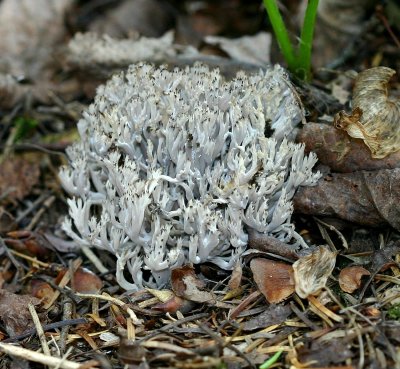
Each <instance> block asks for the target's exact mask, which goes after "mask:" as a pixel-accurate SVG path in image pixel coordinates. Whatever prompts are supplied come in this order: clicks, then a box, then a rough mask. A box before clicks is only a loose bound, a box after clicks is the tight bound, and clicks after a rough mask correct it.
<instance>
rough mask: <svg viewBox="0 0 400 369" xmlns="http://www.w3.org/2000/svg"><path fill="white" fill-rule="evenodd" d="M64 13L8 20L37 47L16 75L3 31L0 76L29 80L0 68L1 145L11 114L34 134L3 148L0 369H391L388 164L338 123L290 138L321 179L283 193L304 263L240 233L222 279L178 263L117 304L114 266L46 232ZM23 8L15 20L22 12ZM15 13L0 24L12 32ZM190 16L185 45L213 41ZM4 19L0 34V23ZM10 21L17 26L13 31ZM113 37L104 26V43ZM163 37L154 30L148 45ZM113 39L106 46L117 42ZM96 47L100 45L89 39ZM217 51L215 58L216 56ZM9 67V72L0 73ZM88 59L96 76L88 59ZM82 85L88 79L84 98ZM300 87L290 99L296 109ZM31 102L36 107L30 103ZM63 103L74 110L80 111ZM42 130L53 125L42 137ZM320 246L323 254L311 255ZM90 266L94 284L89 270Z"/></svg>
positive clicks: (394, 156)
mask: <svg viewBox="0 0 400 369" xmlns="http://www.w3.org/2000/svg"><path fill="white" fill-rule="evenodd" d="M71 3H72V2H69V1H65V2H63V3H60V5H59V7H56V8H54V9H53V8H51V9H50V8H46V9H47V11H48V12H50V11H51V12H53V13H52V14H53V16H52V17H53V18H52V19H53V21H52V23H51V27H53V26H54V27H55V28H54V30H55V32H53V33H52V32H44V33H43V32H40V29H41V28H40V27H43V25H46V24H47V23H40V22H38V19H39V18H40V17H41V16H43V15H45V14H44V13H43V12H42V13H41V14H36V13H35V12H34V10H35V9H32V8H31V9H28V11H27V12H26V11H25V12H21V13H20V14H21V15H20V16H21V19H22V20H23V19H24V17H25V20H26V17H27V14H31V19H30V22H26V23H25V24H23V23H22V24H23V27H22V28H21V40H22V41H21V42H26V40H28V41H32V42H31V46H32V48H33V49H34V48H35V47H37V45H38V44H40V43H41V46H40V47H39V49H38V50H41V52H40V54H41V55H42V59H41V60H37V62H36V63H34V64H33V68H32V69H29V67H30V64H29V55H31V54H32V49H31V48H28V49H27V51H26V53H24V54H23V55H19V52H18V53H17V52H16V51H15V50H16V49H14V46H16V45H13V44H12V43H11V44H8V46H7V42H9V40H10V38H9V37H11V36H10V34H8V33H7V35H6V34H5V35H6V36H7V37H4V38H3V43H2V45H0V46H1V47H2V48H3V50H5V51H4V53H3V54H2V55H3V57H5V58H4V59H3V61H4V60H6V61H7V63H8V64H7V63H3V64H4V65H9V66H10V65H11V66H12V67H13V68H14V70H16V69H15V68H17V69H18V71H20V72H21V73H23V74H27V71H29V72H30V73H31V74H30V78H31V80H25V82H24V83H21V82H23V81H21V80H20V79H19V78H18V76H17V75H16V74H17V73H14V70H12V69H4V70H2V72H5V73H7V74H6V77H5V81H6V82H7V83H3V79H2V78H3V76H0V77H1V78H0V95H1V96H2V98H1V102H0V104H2V107H3V108H15V109H16V111H14V112H13V111H9V112H7V113H6V114H3V113H1V118H2V122H3V123H4V132H3V133H2V138H3V141H4V140H6V139H9V138H10V137H11V138H12V134H11V130H12V126H11V125H10V122H12V121H15V119H14V118H15V117H16V116H31V115H32V116H33V117H34V120H35V122H38V125H36V126H35V128H34V130H35V134H34V135H26V136H24V135H22V137H21V141H18V142H15V141H14V140H11V139H9V140H8V141H9V142H8V145H9V147H8V148H9V149H11V154H12V155H10V156H7V160H4V161H3V162H2V173H3V174H2V177H1V181H0V184H1V186H3V187H1V189H2V195H3V196H2V209H1V210H2V212H1V218H0V220H1V226H2V227H1V230H2V232H1V237H2V238H1V239H0V240H1V243H0V249H1V250H0V251H1V255H0V288H1V289H0V351H1V352H2V353H4V354H3V355H2V356H1V357H0V360H2V362H4V363H5V365H6V366H7V365H8V366H10V365H13V364H12V360H14V359H12V358H19V359H22V360H26V361H31V362H37V363H40V364H42V366H41V367H43V366H44V365H46V366H48V367H53V368H54V367H59V368H74V369H75V368H79V367H85V368H101V367H104V368H106V367H116V368H122V367H123V366H124V365H128V367H129V368H132V369H133V368H169V367H174V368H187V369H190V368H193V369H195V368H212V367H214V368H222V367H224V368H239V367H251V368H255V367H259V366H260V367H266V366H269V365H274V366H275V367H284V368H286V367H287V368H304V367H310V368H311V367H319V368H322V367H326V368H339V367H340V368H348V369H350V368H356V367H357V368H358V367H362V366H363V365H364V366H365V367H382V368H391V367H394V366H395V365H396V364H397V365H398V352H397V346H398V344H399V342H400V336H399V328H400V323H399V320H400V313H399V311H400V308H399V306H400V291H399V288H398V286H400V269H399V262H400V259H399V246H398V242H399V241H398V240H399V235H398V232H397V231H398V230H399V228H400V227H399V225H398V219H400V217H399V216H398V208H397V206H398V203H399V201H398V199H399V197H400V196H399V193H398V192H399V191H398V185H397V184H398V183H399V181H398V151H397V152H395V151H396V150H394V149H393V148H395V147H394V146H393V144H392V143H390V145H389V146H390V150H389V151H392V153H390V154H389V155H387V156H385V157H384V158H379V159H377V158H373V157H371V155H370V148H369V146H371V147H372V148H373V150H375V154H374V155H375V156H376V155H378V156H382V150H381V149H380V148H376V146H374V144H372V145H371V144H370V145H369V146H368V145H366V144H364V142H363V141H362V140H360V139H359V138H354V137H352V136H351V134H350V133H354V131H355V129H348V130H343V129H341V130H338V129H337V128H341V127H339V125H340V124H338V120H336V126H337V128H335V127H334V125H333V124H332V121H333V117H332V116H331V117H330V118H331V119H330V122H331V123H326V122H325V123H308V124H306V125H305V126H304V127H303V128H302V129H301V130H300V133H299V134H298V140H299V141H300V142H305V143H306V147H307V149H308V150H309V151H311V150H312V151H315V152H317V154H318V156H319V159H320V162H321V163H322V164H324V165H325V166H328V167H329V170H327V171H326V172H325V173H326V176H325V178H324V179H322V180H321V181H320V183H319V185H318V186H317V187H314V188H312V189H310V191H309V192H306V191H304V190H302V191H299V193H298V194H297V195H296V196H297V197H296V199H297V200H296V203H295V206H296V209H297V212H298V213H299V215H298V217H297V218H296V220H297V226H298V227H302V228H303V230H302V231H301V232H300V233H301V234H303V235H309V236H310V240H309V242H310V244H311V245H313V246H311V247H310V248H309V249H307V250H306V251H301V252H299V251H298V250H293V248H291V247H290V246H288V245H286V244H285V243H283V242H281V241H278V240H276V239H274V238H270V237H265V236H264V235H260V234H257V232H254V231H250V230H249V248H250V249H249V251H248V255H247V256H246V257H245V258H244V260H243V263H242V264H237V265H236V267H235V269H234V271H233V273H232V274H230V273H226V271H221V270H218V269H217V268H215V267H214V266H209V265H203V266H200V267H196V268H194V267H193V266H190V265H188V266H184V267H183V268H180V269H178V270H175V271H174V272H173V273H172V277H171V284H170V285H171V288H170V289H168V290H163V291H154V290H144V291H139V292H134V293H129V292H124V291H121V290H120V289H119V288H118V287H116V286H117V283H116V281H115V277H114V268H115V261H114V260H113V259H112V258H111V257H110V256H108V255H106V254H104V253H99V252H95V253H93V254H87V253H86V254H84V255H81V254H79V253H78V251H77V249H76V247H74V245H73V243H71V241H68V240H66V239H65V238H64V236H63V235H62V233H60V230H59V221H58V219H59V218H60V217H61V216H62V215H63V214H65V213H66V211H67V210H66V207H65V199H64V195H63V194H62V192H61V190H60V187H59V185H58V184H57V183H56V181H54V180H53V181H49V179H48V178H49V177H51V176H52V177H54V176H55V175H54V173H56V172H57V170H56V167H57V166H58V165H59V164H60V162H61V161H63V160H64V159H63V155H62V150H63V149H64V148H65V146H66V144H65V142H64V143H62V144H61V143H60V145H58V143H59V142H58V141H56V142H54V137H57V134H59V133H60V132H61V133H62V132H63V130H64V128H72V127H73V124H74V123H75V121H76V119H77V118H76V117H77V116H79V115H80V113H79V110H80V108H79V109H77V108H76V106H75V107H74V106H72V104H70V103H69V102H68V99H67V97H68V96H69V97H70V98H71V97H72V98H74V97H77V96H81V94H82V91H77V90H76V89H77V86H80V85H81V84H80V81H79V78H80V77H77V79H78V82H77V81H76V80H75V81H73V79H74V78H75V76H74V74H75V71H74V70H71V69H70V70H69V71H67V72H65V71H64V72H63V73H66V74H65V75H64V76H63V78H68V76H67V75H68V73H70V76H71V78H72V79H71V80H70V81H69V83H67V81H64V80H63V81H62V83H61V84H60V86H58V85H57V86H55V85H54V84H53V83H52V82H53V80H54V78H55V79H57V78H58V77H59V76H58V75H57V73H58V71H59V70H60V69H62V67H60V66H56V67H55V68H54V65H51V64H52V63H50V62H49V61H54V60H52V56H53V55H56V54H54V53H53V52H54V50H56V49H57V52H58V51H59V49H58V46H59V45H58V43H60V39H62V40H64V39H65V45H64V47H65V49H66V50H68V48H67V45H66V42H67V41H68V37H66V33H67V32H68V30H67V29H66V28H65V24H64V23H62V22H61V23H60V19H63V17H64V15H65V13H66V12H68V11H71ZM121 3H124V2H121ZM11 5H12V6H13V7H17V6H18V4H17V3H15V4H12V2H10V1H3V2H2V3H1V6H4V7H5V6H8V7H10V6H11ZM246 5H247V4H246ZM25 6H26V7H29V3H28V2H27V3H26V4H25ZM95 6H101V5H99V4H96V5H95ZM205 6H209V5H205ZM130 7H131V6H128V5H126V6H124V7H122V6H121V8H124V9H128V8H130ZM2 9H3V8H2ZM10 9H11V8H10ZM38 9H39V8H38ZM214 10H215V9H214ZM75 11H76V10H75ZM32 12H33V13H32ZM121 13H122V14H123V13H124V12H119V14H121ZM16 14H18V12H14V13H13V17H10V18H9V19H7V22H10V21H13V19H14V20H15V16H16ZM46 14H47V13H46ZM115 14H117V13H115ZM215 14H217V11H216V12H215ZM2 15H3V16H4V14H2ZM106 15H107V14H106ZM117 16H119V15H117ZM120 16H121V17H122V15H120ZM154 16H157V15H156V13H154ZM126 17H127V14H123V17H122V18H121V19H120V20H121V22H120V23H118V22H119V20H116V22H114V24H117V25H118V24H121V25H123V26H124V27H125V23H124V22H126V20H123V19H126ZM190 17H191V18H190ZM190 17H188V18H187V19H195V18H196V17H197V18H196V19H197V21H199V19H201V20H202V22H203V23H202V24H200V23H198V24H197V27H198V28H197V31H200V33H198V34H197V35H196V37H197V38H198V37H199V36H198V35H199V34H201V32H203V31H204V30H207V32H209V35H210V36H217V34H216V33H215V34H213V32H212V30H213V29H214V28H213V27H211V26H210V25H207V21H206V18H207V15H206V13H202V12H201V11H199V10H193V13H192V14H191V15H190ZM50 18H51V17H50ZM101 19H110V18H107V16H106V17H105V18H101V17H100V18H99V20H100V21H101ZM7 22H6V23H4V27H8V26H7V25H9V24H10V23H7ZM37 22H38V23H37ZM100 23H101V22H100ZM111 23H112V22H111ZM15 24H16V25H18V24H21V23H20V20H19V21H18V22H16V23H15ZM160 24H161V23H160ZM199 25H200V26H199ZM147 26H151V25H147ZM29 27H31V28H32V27H33V28H32V29H33V30H34V32H33V34H32V35H30V34H29V33H27V32H26V29H28V28H29ZM49 27H50V26H49ZM57 27H58V28H57ZM107 27H111V24H108V25H107ZM163 27H164V26H163ZM202 27H203V28H202ZM50 29H53V28H50ZM93 29H95V28H92V29H91V30H92V31H93ZM114 30H115V28H114ZM121 30H122V28H121V29H119V28H118V26H117V27H116V32H117V31H118V32H121ZM164 31H166V29H164V28H163V30H162V32H161V31H158V35H159V36H161V35H162V34H163V33H164ZM7 32H8V31H7ZM118 32H117V33H118ZM123 32H125V31H123ZM46 33H48V34H46ZM253 33H254V32H253ZM22 36H24V37H25V39H24V38H22ZM70 36H71V38H72V37H73V36H74V34H71V35H70ZM121 36H122V35H121V33H120V34H119V35H118V37H121ZM42 37H44V38H42ZM96 37H97V38H96V39H99V40H101V39H102V37H103V36H102V35H101V34H98V36H96ZM108 37H115V34H113V35H110V36H108ZM147 37H157V36H155V35H151V34H149V35H147ZM132 39H135V38H134V37H133V38H132ZM132 39H131V40H130V41H129V42H131V41H132ZM206 39H207V38H204V40H206ZM24 40H25V41H24ZM208 40H212V37H211V38H208ZM214 40H216V39H215V38H214ZM218 40H219V42H220V41H221V39H218ZM122 41H123V40H121V42H122ZM167 41H168V42H165V39H164V38H162V37H160V38H159V39H158V42H159V43H160V44H162V45H164V46H165V45H167V50H166V51H165V48H164V49H163V50H164V51H165V52H166V53H167V54H168V52H170V53H171V52H172V53H173V54H174V55H173V56H174V57H177V58H179V56H180V54H181V53H182V51H185V50H189V51H190V49H186V48H180V47H179V46H178V43H176V42H175V40H173V39H172V37H171V36H168V40H167ZM223 41H224V44H225V45H229V42H228V43H227V42H225V41H226V40H223ZM249 42H250V41H249ZM122 43H123V42H122ZM10 45H11V46H12V47H11V46H10ZM250 46H252V45H250ZM253 46H254V45H253ZM224 47H228V49H227V50H229V46H224ZM246 47H247V46H246ZM168 48H170V50H168ZM255 49H256V50H257V46H255ZM7 50H8V51H7ZM164 51H163V52H164ZM192 51H193V50H192ZM232 52H233V50H232ZM271 52H272V51H271ZM30 53H31V54H30ZM67 53H68V51H67ZM240 53H242V55H243V52H242V51H241V52H240ZM240 53H239V54H240ZM33 55H34V57H35V56H36V51H34V52H33ZM186 55H187V54H186ZM232 55H235V53H234V52H233V53H232ZM267 55H269V54H267ZM24 57H26V58H25V59H24ZM239 57H240V55H239ZM7 58H8V59H7ZM49 58H50V59H49ZM149 58H150V59H151V56H149ZM161 59H162V58H161ZM13 60H14V61H15V60H17V61H18V62H17V63H15V64H12V63H10V61H13ZM83 60H84V59H83ZM98 61H99V65H100V68H99V69H101V68H102V66H101V60H98ZM127 63H129V61H127ZM218 63H221V65H224V67H225V68H226V69H227V70H228V71H230V73H234V72H235V68H237V66H238V65H240V66H247V65H246V62H243V61H242V62H241V64H234V61H233V60H231V59H228V58H224V61H221V60H220V59H218ZM223 63H224V64H223ZM247 67H249V68H251V67H250V66H247ZM57 68H58V69H57ZM104 70H105V72H106V73H102V72H103V71H101V70H100V72H99V71H98V70H97V71H96V73H100V75H101V76H100V80H101V79H102V78H105V77H104V76H107V75H108V73H110V72H109V71H107V70H106V68H105V69H104ZM10 73H13V75H11V74H10ZM18 73H19V72H18ZM362 76H363V75H362V74H361V77H362ZM86 77H87V78H88V79H89V80H90V79H91V78H92V76H89V75H87V76H86ZM93 78H94V77H93ZM42 81H43V83H42ZM64 83H65V84H64ZM97 83H98V80H96V82H93V80H92V84H93V86H95V85H96V84H97ZM375 83H376V81H375ZM379 83H381V82H379ZM358 88H359V89H361V90H362V89H363V88H364V87H358ZM383 88H387V86H383ZM299 89H301V86H299ZM50 90H52V91H53V92H54V91H55V92H56V93H57V94H59V96H61V97H62V98H65V99H66V101H67V102H65V103H64V102H63V101H62V99H61V100H60V99H58V98H57V97H55V96H54V95H52V94H51V93H50ZM306 90H307V88H304V89H303V90H302V91H300V96H303V98H304V96H306V95H305V91H306ZM67 91H68V93H66V92H67ZM318 91H320V90H318V89H314V90H313V93H314V94H317V95H318ZM382 91H383V90H382V86H381V92H382ZM84 92H86V93H87V91H84ZM346 92H347V93H346ZM383 92H384V91H383ZM324 94H325V95H324ZM324 94H323V93H322V92H321V95H320V96H325V97H324V98H321V99H318V98H316V101H315V110H316V111H318V110H319V109H320V108H321V106H320V105H321V103H323V102H324V101H329V107H327V108H326V109H325V111H326V112H328V113H329V111H330V110H331V109H333V108H332V107H335V106H336V103H334V99H332V97H331V96H330V95H328V96H326V95H327V94H326V92H324ZM317 95H315V96H317ZM341 95H342V96H344V98H343V99H342V101H341V103H342V104H345V97H346V96H348V95H349V91H341ZM29 96H31V97H32V98H33V101H34V102H35V103H34V104H33V105H31V103H30V101H29ZM49 96H52V97H51V98H49ZM87 96H89V97H90V92H89V93H88V94H87ZM353 99H354V96H353ZM356 100H357V99H356ZM357 101H358V100H357ZM21 102H22V104H21ZM43 102H46V103H47V104H50V106H41V105H40V104H41V103H43ZM75 102H76V101H75ZM308 102H309V101H308ZM384 102H385V101H384ZM72 103H73V101H72ZM306 103H307V102H306ZM317 103H318V104H319V105H318V104H317ZM386 103H387V102H385V104H386ZM51 104H53V105H55V106H51ZM79 104H80V106H82V105H83V104H82V103H81V102H80V101H79ZM317 105H318V106H317ZM359 105H360V104H359ZM361 105H362V104H361ZM361 105H360V106H359V107H360V108H361V109H362V110H363V114H362V115H357V114H358V113H357V112H356V115H355V116H354V117H355V118H357V121H356V123H354V124H356V127H357V128H358V129H359V131H360V130H361V131H362V129H361V128H363V127H361V126H359V124H358V123H360V124H364V123H365V122H363V121H362V119H361V118H362V117H365V116H368V108H369V106H368V104H367V105H365V104H364V105H362V106H361ZM311 106H312V104H311ZM385 106H386V105H385ZM396 106H397V105H396ZM378 108H379V107H378ZM380 109H382V108H380ZM376 111H378V113H379V111H381V110H379V109H377V110H376ZM20 113H24V114H20ZM27 113H28V114H27ZM314 113H315V112H314ZM310 114H311V116H312V114H313V112H310ZM329 114H331V113H329ZM342 117H346V116H345V115H343V114H342ZM354 117H353V118H354ZM391 117H392V116H391ZM58 125H60V127H61V128H58V129H55V127H57V126H58ZM390 126H391V125H390ZM364 128H365V127H364ZM347 131H350V132H349V134H348V133H347ZM70 132H74V131H73V130H71V131H70ZM379 132H386V131H384V130H383V131H382V129H381V130H380V131H379ZM7 135H8V136H7ZM384 135H385V134H383V136H384ZM38 136H39V141H37V138H38ZM372 136H374V137H375V136H377V137H378V136H379V135H378V134H371V133H368V132H367V134H365V135H364V138H365V139H368V138H370V137H372ZM381 136H382V135H381ZM64 137H65V134H64ZM50 138H52V139H53V142H52V143H51V144H49V139H50ZM68 139H69V138H68ZM374 139H375V138H374ZM375 141H376V139H375ZM24 145H25V146H24ZM32 147H34V148H35V149H32ZM36 150H41V151H42V152H44V154H43V156H41V159H40V160H37V161H35V160H33V161H29V158H28V159H26V157H24V158H23V159H21V158H20V157H19V156H18V155H17V151H27V152H29V153H31V151H36ZM379 150H381V151H379ZM385 155H386V154H385ZM10 189H11V190H12V191H11V192H10ZM307 214H311V215H313V216H317V217H318V218H315V219H314V218H312V217H310V216H307ZM319 218H321V219H319ZM334 218H336V220H335V219H334ZM337 219H340V220H341V221H338V220H337ZM334 225H335V226H334ZM365 227H368V228H367V229H368V230H369V229H370V227H375V229H376V233H377V234H378V236H379V237H378V240H376V239H375V238H372V237H369V233H368V232H364V233H363V234H365V235H366V236H365V239H364V240H361V241H360V242H359V244H361V246H359V247H358V249H357V248H356V247H355V241H354V237H355V234H356V232H358V231H360V232H361V231H364V230H365V229H366V228H365ZM10 232H11V233H10ZM353 241H354V242H353ZM325 244H328V246H315V245H325ZM367 246H368V247H367ZM356 249H357V250H356ZM99 265H100V266H102V267H100V269H101V270H102V272H101V273H100V272H96V273H94V272H95V271H96V270H97V269H98V267H99ZM42 332H43V333H42ZM39 349H40V350H42V352H43V353H40V352H38V350H39ZM5 354H7V355H5ZM16 362H17V361H15V363H16ZM274 362H275V363H274ZM81 365H82V366H81Z"/></svg>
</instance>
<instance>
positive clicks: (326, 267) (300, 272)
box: [293, 246, 336, 299]
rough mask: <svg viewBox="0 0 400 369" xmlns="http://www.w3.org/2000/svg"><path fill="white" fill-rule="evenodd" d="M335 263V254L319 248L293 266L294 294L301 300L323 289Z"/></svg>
mask: <svg viewBox="0 0 400 369" xmlns="http://www.w3.org/2000/svg"><path fill="white" fill-rule="evenodd" d="M335 263H336V252H332V251H330V250H329V249H328V247H326V246H321V247H319V248H317V249H316V250H315V251H313V252H312V253H311V254H310V255H307V256H303V257H301V258H300V259H299V260H297V261H296V262H295V263H294V264H293V270H294V281H295V288H296V293H297V294H298V295H299V296H300V297H301V298H303V299H305V298H307V297H308V296H309V295H315V294H317V293H318V292H319V291H320V290H321V288H323V287H325V285H326V282H327V280H328V278H329V276H330V275H331V273H332V270H333V268H334V267H335Z"/></svg>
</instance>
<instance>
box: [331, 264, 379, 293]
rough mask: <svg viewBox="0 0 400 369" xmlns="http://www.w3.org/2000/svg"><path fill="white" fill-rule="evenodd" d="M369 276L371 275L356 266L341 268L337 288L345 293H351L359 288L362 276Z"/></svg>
mask: <svg viewBox="0 0 400 369" xmlns="http://www.w3.org/2000/svg"><path fill="white" fill-rule="evenodd" d="M367 275H371V273H370V272H369V271H368V270H367V269H365V268H363V267H361V266H358V265H354V266H349V267H346V268H343V269H342V270H341V271H340V274H339V286H340V288H341V289H342V290H343V291H344V292H347V293H353V292H354V291H355V290H357V289H359V288H360V287H361V279H362V277H363V276H367Z"/></svg>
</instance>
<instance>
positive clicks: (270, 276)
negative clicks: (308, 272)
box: [250, 258, 294, 304]
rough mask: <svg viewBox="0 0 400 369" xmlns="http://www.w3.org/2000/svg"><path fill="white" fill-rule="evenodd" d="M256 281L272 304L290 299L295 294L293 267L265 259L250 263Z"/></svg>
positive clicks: (254, 260)
mask: <svg viewBox="0 0 400 369" xmlns="http://www.w3.org/2000/svg"><path fill="white" fill-rule="evenodd" d="M250 268H251V271H252V272H253V278H254V281H255V282H256V284H257V287H258V289H259V290H260V291H261V293H262V294H263V295H264V296H265V298H266V300H267V301H268V302H269V303H271V304H276V303H278V302H281V301H283V300H285V299H286V298H288V297H289V296H290V295H291V294H292V293H293V292H294V277H293V268H292V266H291V265H288V264H285V263H281V262H278V261H273V260H269V259H264V258H257V259H253V260H252V261H251V262H250Z"/></svg>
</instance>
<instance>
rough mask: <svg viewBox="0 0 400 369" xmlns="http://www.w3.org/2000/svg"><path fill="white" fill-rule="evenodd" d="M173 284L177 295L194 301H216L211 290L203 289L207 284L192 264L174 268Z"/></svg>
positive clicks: (172, 273)
mask: <svg viewBox="0 0 400 369" xmlns="http://www.w3.org/2000/svg"><path fill="white" fill-rule="evenodd" d="M171 285H172V290H173V291H174V292H175V294H176V295H177V296H179V297H183V298H185V299H187V300H190V301H194V302H212V301H215V297H214V295H213V294H212V293H211V292H209V291H204V290H202V289H203V288H204V287H205V284H204V282H203V281H201V280H200V279H199V278H198V277H197V276H196V274H195V272H194V269H193V266H191V265H184V266H182V267H179V268H174V269H172V271H171Z"/></svg>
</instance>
